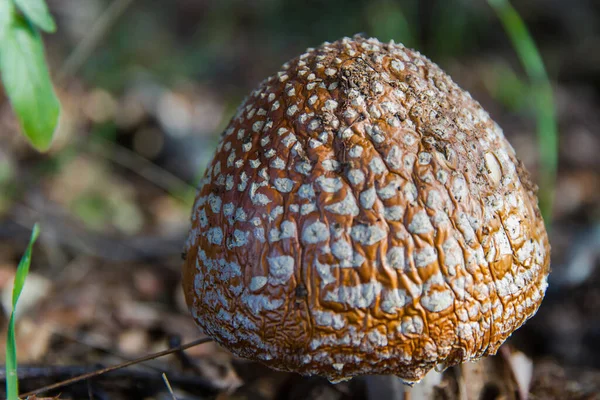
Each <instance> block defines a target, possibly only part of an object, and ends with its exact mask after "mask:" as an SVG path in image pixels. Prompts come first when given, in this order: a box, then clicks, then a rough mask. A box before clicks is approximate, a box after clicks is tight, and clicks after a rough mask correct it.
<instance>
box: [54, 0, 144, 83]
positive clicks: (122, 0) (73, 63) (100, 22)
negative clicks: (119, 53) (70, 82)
mask: <svg viewBox="0 0 600 400" xmlns="http://www.w3.org/2000/svg"><path fill="white" fill-rule="evenodd" d="M132 3H133V0H114V1H113V2H112V3H111V4H110V6H108V8H107V9H106V10H105V11H104V12H103V13H102V15H100V17H99V18H98V19H97V20H96V23H95V24H94V25H93V26H92V28H91V29H90V32H89V34H88V35H86V36H85V37H84V38H83V39H82V40H81V42H79V43H78V44H77V46H76V47H75V50H73V52H72V53H71V55H69V57H68V58H67V60H66V61H65V63H64V64H63V66H62V68H61V69H60V71H59V72H58V76H57V81H58V82H62V81H63V80H64V78H66V77H67V76H69V75H73V74H74V73H75V72H77V71H78V70H79V68H81V67H82V66H83V65H84V64H85V62H86V60H87V59H88V58H89V57H90V55H91V54H92V52H93V51H94V50H95V49H96V47H97V46H98V44H99V43H100V41H101V40H102V38H103V37H104V35H106V33H107V32H108V31H109V30H110V28H111V27H112V26H113V25H114V23H115V22H116V21H117V20H118V19H119V17H120V16H121V15H122V14H123V13H124V12H125V10H127V8H128V7H129V6H130V5H131V4H132Z"/></svg>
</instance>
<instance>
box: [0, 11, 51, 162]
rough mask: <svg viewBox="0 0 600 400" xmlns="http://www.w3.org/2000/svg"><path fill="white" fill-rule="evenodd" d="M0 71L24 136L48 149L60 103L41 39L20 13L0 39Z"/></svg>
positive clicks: (41, 149)
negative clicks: (2, 38)
mask: <svg viewBox="0 0 600 400" xmlns="http://www.w3.org/2000/svg"><path fill="white" fill-rule="evenodd" d="M0 1H4V0H0ZM0 70H1V71H2V83H3V84H4V88H5V90H6V93H7V94H8V97H9V99H10V101H11V104H12V106H13V109H14V110H15V113H16V114H17V118H18V119H19V122H20V124H21V128H22V129H23V131H24V133H25V135H26V136H27V138H28V139H29V141H30V142H31V144H32V145H33V146H34V147H35V148H37V149H38V150H40V151H45V150H47V149H48V148H49V147H50V144H51V143H52V137H53V136H54V130H55V129H56V126H57V124H58V116H59V114H60V103H59V101H58V98H57V97H56V94H55V93H54V88H53V87H52V81H51V80H50V74H49V73H48V67H47V65H46V60H45V58H44V47H43V43H42V39H41V37H40V35H39V33H38V31H37V30H36V29H35V28H33V27H32V26H31V25H30V24H29V23H28V22H27V21H25V20H24V19H23V18H22V17H21V16H16V17H15V19H14V21H13V23H12V24H11V25H10V27H9V29H8V31H7V33H6V36H5V38H4V40H2V41H1V42H0Z"/></svg>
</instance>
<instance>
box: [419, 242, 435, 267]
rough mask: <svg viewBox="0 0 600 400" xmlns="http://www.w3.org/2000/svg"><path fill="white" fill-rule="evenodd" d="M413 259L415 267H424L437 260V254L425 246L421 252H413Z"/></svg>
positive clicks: (428, 246) (430, 247) (431, 248)
mask: <svg viewBox="0 0 600 400" xmlns="http://www.w3.org/2000/svg"><path fill="white" fill-rule="evenodd" d="M414 258H415V264H416V266H417V267H426V266H428V265H429V264H431V263H432V262H434V261H436V260H437V253H436V251H435V249H434V248H433V247H432V246H430V245H426V247H424V248H422V249H421V250H415V253H414Z"/></svg>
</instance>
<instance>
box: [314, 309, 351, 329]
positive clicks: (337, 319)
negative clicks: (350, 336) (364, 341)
mask: <svg viewBox="0 0 600 400" xmlns="http://www.w3.org/2000/svg"><path fill="white" fill-rule="evenodd" d="M313 317H314V321H315V324H316V325H318V326H328V327H330V328H333V329H342V328H343V327H344V325H346V323H345V322H344V318H343V317H342V315H341V314H338V313H334V312H331V311H318V310H317V311H313Z"/></svg>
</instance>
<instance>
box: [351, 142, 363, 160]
mask: <svg viewBox="0 0 600 400" xmlns="http://www.w3.org/2000/svg"><path fill="white" fill-rule="evenodd" d="M363 150H364V149H363V147H362V146H359V145H355V146H353V147H352V148H351V149H350V151H348V155H349V156H350V157H352V158H358V157H360V156H362V153H363Z"/></svg>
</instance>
